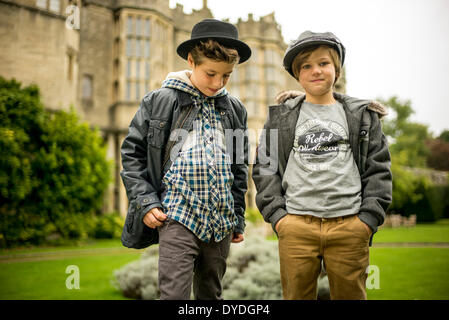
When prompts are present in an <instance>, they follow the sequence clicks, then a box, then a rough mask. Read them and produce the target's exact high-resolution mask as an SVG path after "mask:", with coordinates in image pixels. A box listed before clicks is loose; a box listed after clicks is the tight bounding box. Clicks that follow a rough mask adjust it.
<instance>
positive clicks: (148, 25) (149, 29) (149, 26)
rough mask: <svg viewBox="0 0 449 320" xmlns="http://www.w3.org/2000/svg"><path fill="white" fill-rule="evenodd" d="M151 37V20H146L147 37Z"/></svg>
mask: <svg viewBox="0 0 449 320" xmlns="http://www.w3.org/2000/svg"><path fill="white" fill-rule="evenodd" d="M150 35H151V23H150V20H149V19H146V20H145V36H146V37H150Z"/></svg>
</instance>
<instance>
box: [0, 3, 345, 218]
mask: <svg viewBox="0 0 449 320" xmlns="http://www.w3.org/2000/svg"><path fill="white" fill-rule="evenodd" d="M205 18H213V15H212V12H211V11H210V9H209V8H208V6H207V0H203V8H202V9H200V10H193V11H192V13H190V14H186V13H184V11H183V6H182V5H179V4H177V5H176V7H175V8H170V7H169V1H168V0H0V40H1V41H0V75H1V76H3V77H5V78H7V79H11V78H15V79H17V80H18V81H21V82H22V83H23V84H24V85H28V84H31V83H36V84H37V85H38V86H39V87H40V89H41V94H42V100H43V103H44V105H45V106H46V107H47V108H48V109H50V110H61V109H62V110H69V109H70V107H73V108H74V109H75V110H76V112H77V113H78V114H79V116H80V117H81V118H82V119H83V120H85V121H87V122H89V123H90V125H91V126H92V127H98V128H99V129H100V131H101V132H102V134H103V137H104V139H105V141H106V143H107V145H108V156H109V157H110V158H111V159H113V160H114V163H115V169H114V183H113V184H112V185H111V187H110V190H109V193H108V199H107V200H106V201H105V208H104V210H105V211H106V212H110V211H118V212H120V213H121V214H122V215H125V214H126V211H127V205H128V201H127V198H126V194H125V189H124V187H123V184H122V182H121V179H120V175H119V172H120V170H121V162H120V146H121V143H122V141H123V139H124V137H125V136H126V134H127V132H128V125H129V123H130V121H131V119H132V117H133V116H134V114H135V112H136V111H137V108H138V106H139V103H140V100H141V99H142V97H143V96H144V95H145V93H147V92H148V91H150V90H154V89H157V88H159V87H160V86H161V84H162V81H163V80H164V79H165V77H166V75H167V73H168V72H171V71H177V70H183V69H186V68H188V66H187V63H186V62H185V61H184V60H183V59H181V58H180V57H178V55H177V54H176V47H177V45H178V44H179V43H181V42H182V41H184V40H187V39H188V38H190V30H191V29H192V27H193V25H194V24H196V23H197V22H199V21H200V20H202V19H205ZM236 26H237V28H238V29H239V37H240V39H241V40H243V41H245V42H246V43H247V44H248V45H249V46H250V47H251V50H252V56H251V59H250V60H249V61H247V62H245V63H243V64H241V65H239V66H238V67H236V68H235V70H234V72H233V74H232V77H231V81H230V82H229V85H228V87H227V89H228V91H229V92H230V93H231V94H233V95H234V96H236V97H238V98H240V100H241V101H242V102H243V103H244V105H245V107H246V108H247V110H248V125H249V128H250V129H251V130H250V131H252V132H253V133H255V132H256V130H257V129H260V128H262V127H263V124H264V122H265V118H266V115H267V106H268V105H270V104H273V103H274V97H275V96H276V94H277V93H278V92H280V91H282V90H286V89H299V84H298V83H297V82H295V81H294V79H293V78H291V77H290V76H289V74H288V73H287V72H286V71H285V70H284V69H283V68H282V59H283V54H284V52H285V49H286V47H287V44H286V43H285V42H284V39H283V37H282V33H281V28H280V26H279V24H278V23H277V22H276V21H275V18H274V13H271V14H269V15H266V16H264V17H261V18H260V19H259V20H255V19H254V18H253V15H252V14H249V15H248V17H247V19H246V20H242V19H239V20H238V22H237V23H236ZM299 31H300V30H298V34H299ZM337 90H339V91H344V90H345V77H344V76H343V77H341V79H340V80H339V82H338V83H337ZM249 137H250V141H251V145H252V147H251V151H252V154H254V150H255V144H256V141H257V136H256V134H250V136H249ZM253 158H254V157H253V155H251V159H253ZM249 186H250V188H249V190H248V194H247V203H248V206H255V204H254V195H255V191H254V185H253V183H252V180H251V179H250V181H249Z"/></svg>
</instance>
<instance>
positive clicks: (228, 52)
mask: <svg viewBox="0 0 449 320" xmlns="http://www.w3.org/2000/svg"><path fill="white" fill-rule="evenodd" d="M190 53H191V54H192V58H193V62H194V63H195V64H196V65H200V64H201V63H203V61H204V58H209V59H212V60H215V61H223V62H227V63H238V61H239V59H240V57H239V54H238V52H237V50H236V49H232V48H227V47H225V46H223V45H221V44H220V43H218V42H217V41H216V40H213V39H208V40H207V41H205V42H203V41H200V42H199V43H198V44H197V45H196V46H195V47H193V49H192V50H191V51H190Z"/></svg>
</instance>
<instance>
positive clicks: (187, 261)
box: [158, 219, 231, 300]
mask: <svg viewBox="0 0 449 320" xmlns="http://www.w3.org/2000/svg"><path fill="white" fill-rule="evenodd" d="M158 230H159V290H160V293H161V296H160V299H161V300H189V299H190V294H191V288H192V284H193V294H194V298H195V299H198V300H221V299H222V296H221V294H222V284H221V281H222V279H223V276H224V274H225V272H226V259H227V257H228V254H229V248H230V244H231V234H229V235H228V236H226V238H224V239H223V240H222V241H220V242H215V241H214V239H213V238H212V239H211V241H210V242H209V243H206V242H203V241H201V240H200V239H198V238H197V237H196V236H195V234H193V233H192V232H191V231H190V230H189V229H187V228H186V227H184V226H183V225H182V224H180V223H178V222H177V221H175V220H171V219H167V220H166V221H165V223H164V225H162V226H161V227H159V228H158Z"/></svg>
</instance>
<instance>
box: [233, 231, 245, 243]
mask: <svg viewBox="0 0 449 320" xmlns="http://www.w3.org/2000/svg"><path fill="white" fill-rule="evenodd" d="M243 240H245V239H244V237H243V234H241V233H237V232H234V233H232V239H231V242H233V243H239V242H242V241H243Z"/></svg>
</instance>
